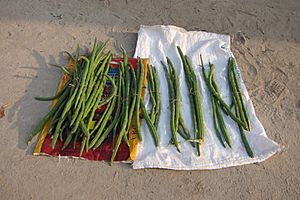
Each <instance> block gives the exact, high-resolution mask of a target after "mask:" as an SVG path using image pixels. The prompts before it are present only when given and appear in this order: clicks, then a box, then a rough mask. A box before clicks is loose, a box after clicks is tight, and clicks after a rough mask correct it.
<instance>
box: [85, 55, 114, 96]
mask: <svg viewBox="0 0 300 200" xmlns="http://www.w3.org/2000/svg"><path fill="white" fill-rule="evenodd" d="M110 61H111V53H110V52H109V54H108V55H107V57H106V58H105V60H104V61H103V63H102V64H101V66H100V68H99V70H98V71H97V72H96V75H94V74H92V75H91V76H92V77H91V78H90V80H91V81H90V83H89V84H88V86H87V87H88V89H87V96H88V97H89V96H90V95H91V92H92V90H93V88H94V85H95V84H96V83H97V78H98V76H99V72H100V73H101V72H102V71H103V70H105V67H106V68H107V66H110ZM94 68H96V67H95V66H94Z"/></svg>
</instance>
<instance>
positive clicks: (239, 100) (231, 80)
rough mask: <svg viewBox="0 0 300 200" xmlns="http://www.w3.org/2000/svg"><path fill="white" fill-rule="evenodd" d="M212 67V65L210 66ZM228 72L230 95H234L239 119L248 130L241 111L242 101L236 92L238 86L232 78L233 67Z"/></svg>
mask: <svg viewBox="0 0 300 200" xmlns="http://www.w3.org/2000/svg"><path fill="white" fill-rule="evenodd" d="M212 67H213V66H212ZM228 73H229V74H231V75H229V76H228V80H229V82H230V83H229V84H230V86H231V89H232V95H234V96H235V97H236V103H237V109H239V110H240V111H239V112H240V119H241V121H243V122H244V123H245V124H246V125H247V129H246V130H248V124H247V121H246V118H245V115H244V113H243V108H242V107H243V103H242V102H243V101H242V100H241V99H240V96H239V94H238V88H237V86H236V83H235V81H234V78H233V69H232V68H231V69H228Z"/></svg>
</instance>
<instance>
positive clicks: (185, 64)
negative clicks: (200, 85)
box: [177, 47, 198, 139]
mask: <svg viewBox="0 0 300 200" xmlns="http://www.w3.org/2000/svg"><path fill="white" fill-rule="evenodd" d="M177 51H178V53H179V55H180V58H181V62H182V65H183V68H184V73H185V82H186V84H187V87H188V91H189V100H190V107H191V112H192V119H193V127H194V139H196V137H197V136H198V125H197V117H196V112H195V110H196V108H195V100H194V93H193V88H192V83H191V80H190V77H191V75H190V71H189V69H188V67H187V61H186V59H185V57H184V55H183V53H182V51H181V49H180V47H177Z"/></svg>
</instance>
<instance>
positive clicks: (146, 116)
mask: <svg viewBox="0 0 300 200" xmlns="http://www.w3.org/2000/svg"><path fill="white" fill-rule="evenodd" d="M141 108H142V112H143V117H144V119H145V121H146V123H147V125H148V127H149V129H150V133H151V135H152V137H153V140H154V144H155V146H156V147H157V146H159V137H158V133H157V131H156V128H155V126H154V125H153V122H152V121H151V118H150V116H149V114H148V111H147V109H146V107H145V104H144V102H143V101H141Z"/></svg>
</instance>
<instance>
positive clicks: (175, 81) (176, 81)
mask: <svg viewBox="0 0 300 200" xmlns="http://www.w3.org/2000/svg"><path fill="white" fill-rule="evenodd" d="M167 63H168V66H169V69H171V74H170V76H171V77H172V79H173V80H172V82H173V88H174V101H175V102H174V104H175V119H174V126H175V131H176V132H177V130H178V125H179V117H180V116H179V115H180V85H179V79H178V75H177V73H176V71H175V68H174V65H173V63H172V62H171V60H170V59H169V58H168V57H167ZM169 71H170V70H169Z"/></svg>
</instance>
